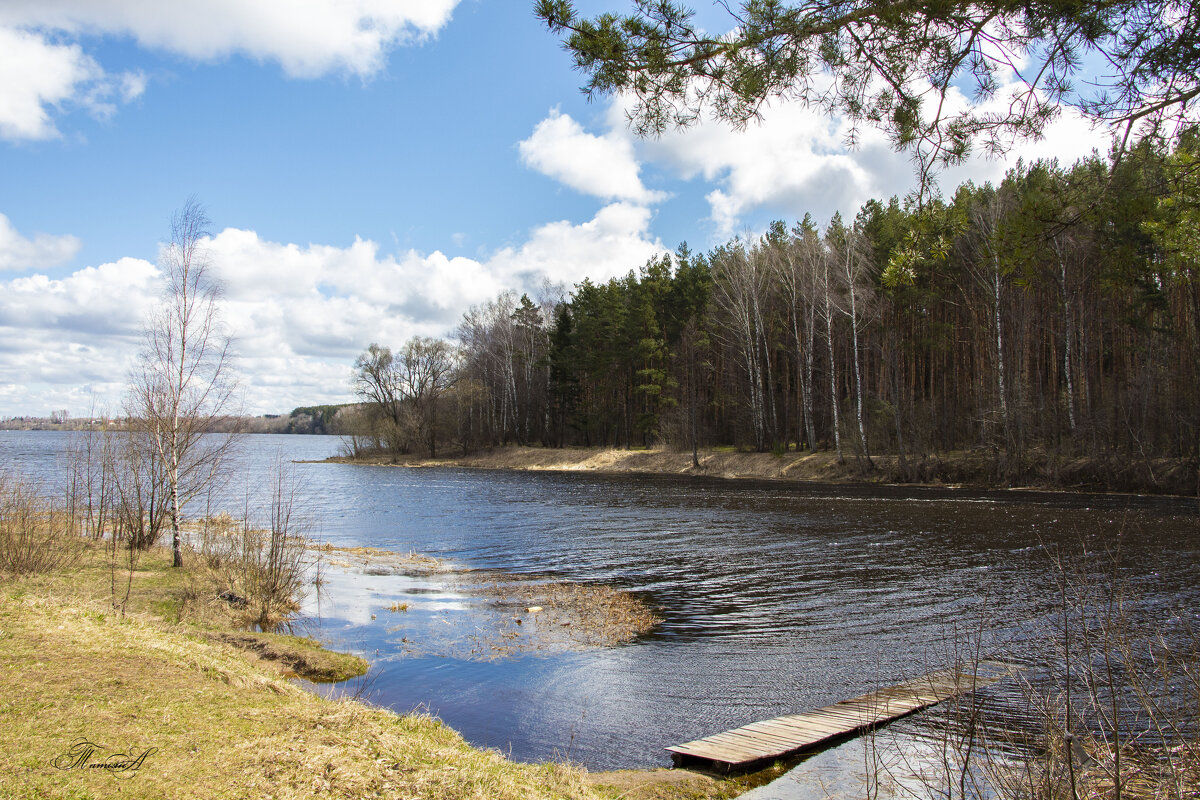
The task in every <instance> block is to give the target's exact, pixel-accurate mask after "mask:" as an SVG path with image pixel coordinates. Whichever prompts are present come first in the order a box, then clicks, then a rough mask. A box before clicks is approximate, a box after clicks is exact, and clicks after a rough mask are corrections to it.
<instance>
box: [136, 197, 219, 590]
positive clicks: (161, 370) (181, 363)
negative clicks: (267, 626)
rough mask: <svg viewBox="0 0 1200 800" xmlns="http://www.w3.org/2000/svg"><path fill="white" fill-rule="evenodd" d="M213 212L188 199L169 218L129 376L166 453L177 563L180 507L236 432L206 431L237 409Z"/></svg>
mask: <svg viewBox="0 0 1200 800" xmlns="http://www.w3.org/2000/svg"><path fill="white" fill-rule="evenodd" d="M208 225H209V219H208V216H207V215H206V214H205V212H204V209H203V207H202V206H200V205H199V204H198V203H197V202H196V201H195V200H194V199H189V200H188V201H187V203H186V204H185V205H184V207H183V208H182V209H181V210H179V211H178V212H177V213H176V214H175V216H174V217H173V218H172V220H171V241H170V242H169V243H168V244H167V245H166V246H165V247H164V248H163V250H162V253H161V255H160V258H159V268H160V269H161V270H162V272H163V275H164V278H165V280H166V288H165V291H164V296H163V302H162V303H161V305H160V306H159V307H158V309H157V310H156V311H155V312H154V313H153V314H152V315H151V317H150V319H149V320H148V321H147V323H146V329H145V346H144V348H143V350H142V352H141V354H140V356H139V359H138V364H137V367H136V368H135V370H134V374H133V377H132V382H131V387H130V396H129V412H130V413H129V416H130V417H131V418H132V419H136V420H138V422H139V424H140V425H142V426H144V429H145V433H146V436H147V438H148V439H149V441H150V443H151V444H152V445H153V448H154V450H155V451H156V454H157V456H158V457H159V459H161V463H162V469H163V471H164V475H165V481H166V492H167V497H166V511H167V516H168V518H169V520H170V523H171V533H172V539H171V549H172V551H173V553H174V565H175V566H176V567H179V566H182V565H183V551H182V541H181V538H180V530H179V528H180V516H181V514H182V509H183V506H184V505H185V504H186V503H187V502H188V500H190V499H191V498H193V497H195V496H196V495H197V494H198V493H199V492H200V491H202V490H203V488H204V487H205V486H207V485H210V484H211V483H212V482H213V481H214V480H215V479H216V478H217V477H218V475H219V474H220V468H221V465H222V463H223V462H224V460H225V457H226V456H227V454H228V452H229V450H230V448H231V447H232V445H233V442H234V438H233V436H234V434H232V433H230V434H222V435H220V436H217V435H216V434H213V435H212V436H210V437H207V438H206V437H205V434H206V433H207V432H208V431H210V430H211V429H212V427H213V423H214V422H216V421H217V420H219V419H223V418H225V417H226V416H228V415H229V414H230V413H231V412H232V411H233V402H234V398H233V392H234V387H235V381H234V380H233V376H232V374H231V371H232V370H231V339H230V337H229V334H228V333H227V331H226V329H225V326H224V325H223V324H222V321H221V315H220V307H219V300H220V298H221V285H220V282H219V281H218V280H217V279H216V278H215V277H214V276H213V275H212V272H211V269H210V267H211V264H210V261H209V255H208V251H207V248H206V244H207V240H208V238H209V232H208Z"/></svg>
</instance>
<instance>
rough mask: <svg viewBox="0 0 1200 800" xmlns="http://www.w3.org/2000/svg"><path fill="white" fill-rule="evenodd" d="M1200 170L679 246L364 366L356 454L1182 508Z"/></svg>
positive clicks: (1060, 182) (1195, 419)
mask: <svg viewBox="0 0 1200 800" xmlns="http://www.w3.org/2000/svg"><path fill="white" fill-rule="evenodd" d="M1197 152H1198V149H1197V140H1196V137H1194V136H1191V135H1188V136H1185V137H1184V138H1183V139H1182V140H1181V141H1180V142H1179V143H1178V144H1177V146H1176V147H1175V148H1174V149H1173V150H1172V151H1170V152H1163V151H1159V150H1156V149H1154V148H1152V147H1150V146H1148V145H1147V146H1142V147H1139V148H1137V149H1135V150H1134V151H1133V152H1130V153H1127V154H1126V155H1125V156H1124V157H1123V158H1122V159H1120V160H1119V161H1118V162H1115V163H1114V162H1113V160H1111V159H1106V158H1102V157H1093V158H1089V159H1086V160H1083V161H1080V162H1078V163H1077V164H1075V165H1074V166H1072V167H1070V168H1064V167H1061V166H1059V165H1057V164H1056V163H1043V162H1039V163H1035V164H1031V165H1021V166H1019V167H1018V168H1016V169H1014V170H1012V171H1011V172H1010V173H1009V174H1008V176H1007V177H1006V178H1005V180H1004V181H1003V182H1002V183H1001V184H1000V185H999V186H992V185H990V184H985V185H983V186H976V185H974V184H971V183H967V184H965V185H963V186H961V187H959V189H958V190H957V191H956V192H955V193H954V195H953V196H952V197H951V198H949V199H942V200H937V201H934V202H927V203H926V204H925V205H924V206H922V207H917V206H916V205H915V204H911V203H902V202H900V201H899V200H897V199H895V198H893V199H891V200H890V201H886V202H884V201H878V200H872V201H869V202H868V203H866V204H865V205H864V206H863V207H862V209H861V210H860V211H859V213H858V214H857V216H856V217H855V218H854V219H853V220H850V221H847V220H844V219H842V218H841V217H839V216H835V217H834V218H833V220H832V221H831V222H830V223H829V224H828V225H827V226H826V227H825V228H824V229H823V230H821V229H818V228H817V227H816V226H815V225H814V223H813V221H812V219H811V218H810V217H808V216H806V217H805V218H804V219H803V220H802V221H800V222H798V223H796V224H794V225H791V226H789V225H787V224H785V223H783V222H777V223H774V224H773V225H771V226H770V229H769V230H768V231H767V233H766V234H765V235H763V236H762V237H760V238H756V239H754V240H751V241H746V240H743V239H740V238H738V239H734V240H732V241H729V242H727V243H726V244H724V245H721V246H720V247H717V248H715V249H714V250H712V251H711V252H708V253H705V254H701V253H695V252H692V251H690V250H689V249H688V248H687V246H686V245H682V246H680V248H679V249H678V251H677V252H676V253H674V254H670V255H666V254H664V255H662V256H660V257H656V258H653V259H651V260H650V261H649V262H648V263H646V264H644V265H642V266H641V267H640V269H638V270H636V271H631V272H629V273H628V274H627V275H625V276H623V277H620V278H614V279H612V280H610V281H608V282H606V283H602V284H597V283H593V282H591V281H590V280H585V281H583V282H582V283H580V284H579V285H577V286H576V287H575V288H574V290H573V291H572V292H570V294H569V296H565V297H562V296H560V297H547V298H541V299H540V301H539V302H534V301H532V300H531V299H530V298H529V297H528V296H521V297H519V298H518V297H517V296H516V295H515V294H513V293H505V294H502V295H501V296H499V297H498V298H496V299H495V300H494V301H491V302H489V303H487V304H485V305H483V306H480V307H477V308H473V309H471V310H470V311H469V312H468V313H467V314H466V315H465V317H464V319H463V320H462V323H461V324H460V326H459V328H458V331H457V335H456V337H455V338H456V341H455V342H454V343H453V345H452V344H451V343H448V342H442V341H439V340H433V339H414V340H412V341H410V342H409V343H407V344H406V345H405V346H404V347H403V348H401V349H400V350H399V351H397V352H396V353H393V352H392V351H391V350H390V349H389V348H386V347H379V346H376V345H373V346H372V347H371V349H370V350H368V351H367V352H366V353H364V354H363V355H362V356H361V357H360V358H359V360H358V361H357V362H356V365H355V367H356V370H357V381H356V389H357V391H358V393H359V395H360V397H361V398H362V399H363V400H364V402H365V403H367V406H366V409H365V410H364V411H363V412H362V413H361V414H360V419H359V420H358V422H357V423H356V428H355V430H357V431H358V432H359V433H361V434H363V435H362V437H360V441H359V442H358V444H359V445H360V446H361V447H373V448H381V449H391V450H394V451H399V452H407V451H409V450H415V449H419V448H426V449H428V450H429V451H430V452H435V451H436V448H437V446H438V442H439V441H441V442H449V443H453V445H454V446H456V447H460V448H462V449H464V450H471V449H475V448H480V447H488V446H495V445H502V444H505V443H509V442H513V443H520V444H528V443H540V444H543V445H546V446H555V447H557V446H564V445H573V444H583V445H609V446H614V445H615V446H623V447H630V446H642V445H651V444H660V443H662V444H667V445H670V446H675V447H678V448H681V449H690V448H693V447H706V446H713V445H735V446H738V447H741V448H747V449H754V450H759V451H767V450H774V451H777V452H783V451H785V450H789V449H799V450H802V449H830V450H835V451H836V452H837V453H838V454H839V456H841V457H842V458H844V459H847V460H856V461H857V462H858V463H860V464H861V465H862V466H863V468H864V469H870V468H871V467H872V466H873V457H874V456H876V455H880V454H889V455H890V456H893V457H894V458H892V459H890V460H891V461H894V462H896V463H897V464H898V466H897V467H896V469H897V472H898V475H897V477H900V478H908V479H918V478H921V477H926V475H925V474H924V472H923V471H924V470H926V469H927V468H928V465H929V464H936V463H937V462H938V461H939V460H940V459H941V458H942V457H943V456H944V455H945V454H947V453H949V452H951V451H971V450H974V451H976V452H977V453H981V454H984V455H986V456H987V457H988V458H989V459H990V463H992V464H993V465H994V468H995V470H996V476H997V479H1001V480H1003V479H1009V480H1018V479H1020V478H1021V475H1022V473H1023V471H1025V470H1027V469H1028V468H1029V465H1030V464H1032V463H1037V464H1039V465H1041V466H1040V467H1039V468H1044V467H1045V465H1046V464H1047V463H1051V464H1053V463H1060V464H1066V463H1067V462H1068V461H1070V460H1071V459H1077V458H1086V459H1089V460H1090V462H1091V463H1092V464H1093V465H1094V469H1096V470H1100V471H1104V470H1108V471H1110V472H1112V473H1113V474H1115V471H1120V472H1122V473H1123V474H1124V473H1127V472H1128V471H1129V470H1130V469H1133V470H1135V471H1137V472H1138V473H1139V475H1140V476H1141V477H1140V478H1139V481H1140V482H1141V483H1144V484H1147V485H1149V486H1154V485H1156V484H1158V483H1159V481H1160V478H1161V477H1162V476H1161V475H1159V474H1156V469H1161V460H1163V459H1173V460H1174V461H1175V466H1176V467H1180V466H1182V468H1183V469H1184V471H1185V472H1186V471H1187V470H1189V469H1190V470H1191V475H1192V476H1193V477H1192V478H1191V479H1190V480H1191V482H1192V485H1193V487H1194V485H1195V481H1196V479H1195V477H1194V475H1195V466H1196V463H1197V460H1198V448H1200V276H1198V274H1197V272H1198V269H1200V242H1198V240H1197V236H1196V230H1197V223H1198V221H1200V212H1198V211H1197V204H1198V201H1200V188H1198V187H1200V167H1198V166H1197V165H1198V163H1200V162H1198V160H1197V157H1196V156H1197ZM1176 471H1178V470H1176ZM1102 482H1103V481H1102ZM1118 482H1119V481H1115V480H1109V481H1108V482H1107V483H1108V484H1110V485H1112V484H1114V483H1118ZM1193 491H1194V488H1193Z"/></svg>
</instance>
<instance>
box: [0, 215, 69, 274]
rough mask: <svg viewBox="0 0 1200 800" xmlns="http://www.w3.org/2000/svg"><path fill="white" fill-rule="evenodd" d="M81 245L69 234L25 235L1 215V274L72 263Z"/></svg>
mask: <svg viewBox="0 0 1200 800" xmlns="http://www.w3.org/2000/svg"><path fill="white" fill-rule="evenodd" d="M80 246H81V242H80V241H79V239H78V238H77V237H75V236H71V235H70V234H67V235H64V236H50V235H48V234H45V233H39V234H36V235H35V236H34V237H33V238H32V239H27V238H25V237H24V236H22V235H21V234H20V233H19V232H18V231H17V229H16V228H14V227H13V224H12V222H10V221H9V219H8V217H7V216H5V215H4V214H0V272H4V271H6V270H17V271H26V270H31V269H45V268H47V267H54V266H58V265H59V264H62V263H65V262H67V261H70V260H71V259H72V258H74V257H75V254H76V253H78V252H79V248H80Z"/></svg>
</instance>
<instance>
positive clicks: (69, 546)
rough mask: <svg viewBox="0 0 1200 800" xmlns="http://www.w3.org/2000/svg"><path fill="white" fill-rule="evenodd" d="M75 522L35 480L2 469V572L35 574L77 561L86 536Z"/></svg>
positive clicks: (0, 514) (0, 491)
mask: <svg viewBox="0 0 1200 800" xmlns="http://www.w3.org/2000/svg"><path fill="white" fill-rule="evenodd" d="M73 522H74V521H73V520H72V518H71V516H70V515H69V514H67V513H65V512H63V511H62V510H60V509H57V508H55V506H54V503H53V502H52V501H51V500H50V498H48V497H46V496H45V495H44V494H43V493H42V492H41V491H40V490H38V489H37V488H36V487H34V486H33V485H32V484H30V483H29V482H27V481H26V480H24V479H23V478H20V477H18V476H14V475H11V474H8V473H4V472H0V572H8V573H12V574H15V575H32V574H38V573H45V572H51V571H53V570H57V569H61V568H63V567H66V566H69V565H70V564H72V563H74V562H75V560H76V559H78V557H79V554H80V552H81V550H82V548H83V540H82V538H81V537H80V536H79V535H78V534H77V532H76V526H75V525H74V524H73Z"/></svg>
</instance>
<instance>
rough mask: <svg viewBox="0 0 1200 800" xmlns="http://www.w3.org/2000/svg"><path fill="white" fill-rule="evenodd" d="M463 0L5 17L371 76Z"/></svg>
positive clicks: (96, 6)
mask: <svg viewBox="0 0 1200 800" xmlns="http://www.w3.org/2000/svg"><path fill="white" fill-rule="evenodd" d="M458 2H459V0H307V2H304V3H302V4H299V5H298V4H297V3H296V2H295V0H254V2H245V0H190V1H189V2H186V3H171V2H161V0H106V2H97V0H16V1H15V2H7V3H4V4H3V5H2V6H0V25H6V26H9V27H14V28H26V29H41V30H48V31H60V32H63V33H66V34H69V35H72V36H79V35H92V34H112V35H118V36H125V35H127V36H131V37H132V38H133V39H134V40H136V41H137V42H138V44H140V45H141V46H142V47H147V48H157V49H162V50H166V51H168V52H171V53H177V54H179V55H183V56H186V57H188V58H194V59H200V60H210V59H216V58H223V57H227V56H230V55H233V54H241V55H245V56H248V57H250V58H253V59H258V60H263V61H274V62H277V63H279V64H280V65H281V66H282V67H283V69H284V71H285V72H287V73H288V74H289V75H292V76H296V77H313V76H317V75H323V74H326V73H328V72H331V71H346V72H350V73H353V74H356V75H362V76H369V75H372V74H374V73H375V72H377V71H378V70H379V69H380V68H381V67H382V66H383V63H384V60H385V57H386V54H387V50H388V48H389V47H391V46H393V45H395V44H403V43H408V42H412V41H416V40H419V39H421V38H423V37H426V36H429V35H432V34H434V33H436V32H437V31H438V30H440V29H441V28H442V27H443V26H444V25H445V24H446V23H447V22H449V20H450V15H451V13H452V12H453V10H454V7H455V6H456V5H457V4H458Z"/></svg>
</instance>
